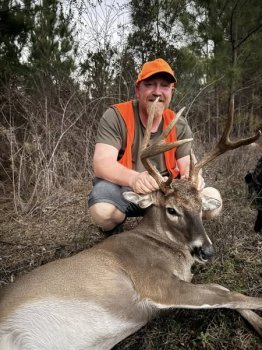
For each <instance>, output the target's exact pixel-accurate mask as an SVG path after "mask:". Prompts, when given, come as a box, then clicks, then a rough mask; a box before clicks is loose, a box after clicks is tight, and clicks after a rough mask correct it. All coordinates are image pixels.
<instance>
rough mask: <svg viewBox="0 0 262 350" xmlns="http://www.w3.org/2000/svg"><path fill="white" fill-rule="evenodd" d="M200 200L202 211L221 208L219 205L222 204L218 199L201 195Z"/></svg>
mask: <svg viewBox="0 0 262 350" xmlns="http://www.w3.org/2000/svg"><path fill="white" fill-rule="evenodd" d="M201 199H202V209H203V210H204V211H206V210H214V209H217V208H219V207H221V205H222V203H221V202H220V201H219V200H218V199H215V198H212V197H209V196H207V195H205V194H203V193H202V195H201Z"/></svg>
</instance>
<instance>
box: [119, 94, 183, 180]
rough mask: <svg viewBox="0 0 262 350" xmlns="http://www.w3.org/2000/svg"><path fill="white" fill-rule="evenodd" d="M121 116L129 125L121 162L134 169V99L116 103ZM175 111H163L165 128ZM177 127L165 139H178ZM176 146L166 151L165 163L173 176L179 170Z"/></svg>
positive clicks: (169, 140) (167, 140) (168, 140)
mask: <svg viewBox="0 0 262 350" xmlns="http://www.w3.org/2000/svg"><path fill="white" fill-rule="evenodd" d="M113 107H115V108H116V109H117V110H118V111H119V114H120V115H121V117H122V118H123V119H124V121H125V124H126V127H127V141H126V149H125V151H124V154H123V156H122V158H121V159H120V160H119V163H120V164H122V165H124V166H125V167H127V168H129V169H132V145H133V143H134V136H135V116H134V109H133V101H132V100H131V101H127V102H123V103H118V104H114V105H113ZM174 116H175V112H173V111H171V110H170V109H166V110H165V111H164V113H163V119H164V125H163V129H166V127H167V126H168V125H169V123H170V122H171V120H172V119H173V118H174ZM176 140H177V138H176V128H175V127H174V128H173V129H172V130H171V132H170V133H169V135H168V136H167V137H166V139H165V141H166V142H167V143H169V142H174V141H176ZM175 153H176V148H173V149H171V150H169V151H166V152H164V157H165V164H166V168H167V170H168V172H169V173H172V174H173V177H174V178H175V177H177V175H178V174H179V172H178V171H177V170H176V158H175Z"/></svg>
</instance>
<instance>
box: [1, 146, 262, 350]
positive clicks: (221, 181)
mask: <svg viewBox="0 0 262 350" xmlns="http://www.w3.org/2000/svg"><path fill="white" fill-rule="evenodd" d="M256 152H257V151H256V150H254V149H252V148H245V149H241V150H237V151H234V152H232V153H230V154H228V155H225V156H223V157H222V158H221V159H220V160H217V161H216V163H215V164H214V165H210V167H208V169H207V170H206V171H205V179H206V182H207V183H208V184H212V185H213V186H215V187H217V188H218V189H219V190H220V191H221V193H222V196H223V199H224V211H223V215H222V216H221V217H220V218H219V219H218V220H216V221H213V222H206V223H205V227H206V230H207V231H208V233H209V235H210V237H211V238H212V240H213V243H214V245H215V248H216V257H215V258H214V260H213V261H212V262H210V263H209V264H208V265H206V266H204V267H199V266H197V267H196V268H195V281H196V282H198V283H205V282H217V283H220V284H222V285H224V286H225V287H228V288H230V289H232V290H236V291H240V292H242V293H246V294H249V295H253V296H255V295H259V294H260V295H261V292H262V291H261V287H262V284H261V271H262V262H261V250H262V242H261V236H259V235H257V234H256V233H254V232H253V224H254V220H255V212H254V211H253V210H252V209H251V208H250V207H249V203H248V200H247V199H246V189H245V184H244V182H243V177H244V175H245V173H246V171H247V170H249V169H252V168H253V167H254V165H255V162H256V159H257V158H258V153H256ZM0 190H1V189H0ZM88 190H89V188H88V185H87V184H85V183H84V184H83V183H80V182H77V183H76V182H75V183H74V185H73V186H71V188H70V190H66V189H63V190H62V189H61V188H60V190H57V191H56V192H54V193H53V194H52V196H51V197H49V202H48V203H46V204H45V205H44V206H42V207H41V208H44V209H43V210H42V209H41V212H40V211H38V212H35V213H34V215H31V216H28V215H27V216H21V217H19V216H17V215H14V212H13V211H12V209H11V206H10V205H8V203H7V200H2V201H1V204H0V205H1V207H0V208H1V228H0V284H2V285H3V284H6V283H9V282H11V281H13V280H15V278H16V276H18V275H20V274H22V273H25V272H26V271H29V270H31V269H32V268H34V267H35V266H39V265H41V264H44V263H46V262H48V261H51V260H54V259H59V258H61V257H66V256H70V255H72V254H75V253H76V252H77V251H80V250H83V249H85V248H88V247H90V246H91V245H93V244H95V243H96V242H98V241H99V240H101V239H103V238H104V237H103V236H102V235H101V234H100V233H99V232H98V230H97V229H96V227H95V226H94V225H92V223H91V222H90V218H89V216H88V210H87V205H86V195H87V192H88ZM6 198H8V196H7V197H6ZM131 225H133V221H130V222H127V226H126V228H128V227H130V226H131ZM261 348H262V343H261V340H260V339H259V338H258V336H257V335H256V334H255V332H254V331H253V330H252V329H251V328H250V327H249V326H248V325H247V324H246V323H245V322H244V321H243V319H242V318H241V317H240V316H239V315H238V314H237V313H236V312H234V311H230V310H214V311H210V310H205V311H203V310H202V311H198V310H172V311H166V312H164V313H163V314H162V315H161V316H160V317H159V318H157V319H155V320H153V321H152V322H150V323H149V324H148V325H147V326H146V327H144V328H143V329H142V330H140V331H139V332H137V333H136V334H134V335H133V336H130V337H129V338H127V339H126V340H125V341H123V342H122V343H121V344H119V345H118V346H116V347H115V350H124V349H129V350H131V349H134V350H137V349H141V350H148V349H150V350H151V349H155V350H164V349H165V350H167V349H168V350H171V349H174V350H178V349H179V350H181V349H188V350H189V349H190V350H191V349H210V350H217V349H225V350H229V349H232V350H233V349H234V350H236V349H239V350H240V349H241V350H245V349H252V350H259V349H261Z"/></svg>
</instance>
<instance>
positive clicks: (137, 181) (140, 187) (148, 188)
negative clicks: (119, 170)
mask: <svg viewBox="0 0 262 350" xmlns="http://www.w3.org/2000/svg"><path fill="white" fill-rule="evenodd" d="M131 187H132V189H133V191H134V192H136V193H142V194H146V193H150V192H154V191H157V190H158V189H159V186H158V184H157V182H156V180H155V179H154V178H153V177H152V176H151V175H149V174H148V172H147V171H144V172H142V173H139V174H138V175H137V176H136V177H135V178H134V180H133V182H132V184H131Z"/></svg>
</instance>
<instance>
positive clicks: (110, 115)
mask: <svg viewBox="0 0 262 350" xmlns="http://www.w3.org/2000/svg"><path fill="white" fill-rule="evenodd" d="M96 143H105V144H107V145H110V146H114V147H115V148H117V149H118V150H120V149H123V148H124V147H125V143H126V126H125V122H124V120H123V119H122V118H121V117H120V116H118V114H117V112H116V111H115V110H114V108H109V109H107V110H106V112H105V113H104V114H103V116H102V118H101V119H100V122H99V125H98V130H97V136H96Z"/></svg>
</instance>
